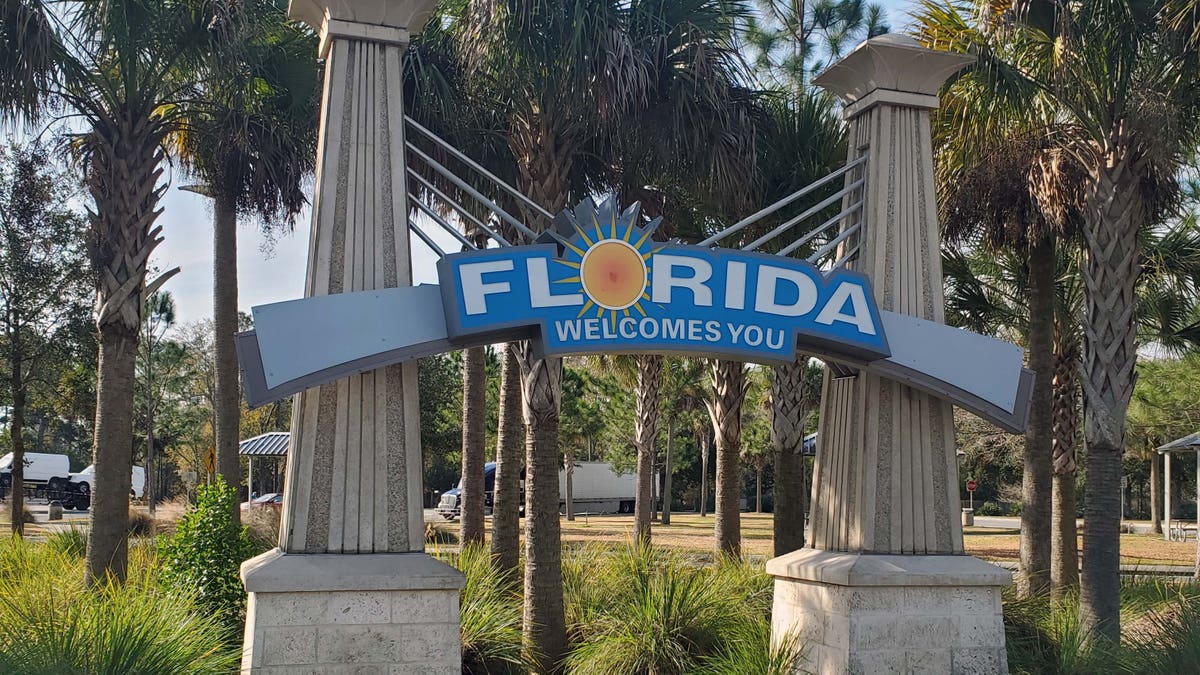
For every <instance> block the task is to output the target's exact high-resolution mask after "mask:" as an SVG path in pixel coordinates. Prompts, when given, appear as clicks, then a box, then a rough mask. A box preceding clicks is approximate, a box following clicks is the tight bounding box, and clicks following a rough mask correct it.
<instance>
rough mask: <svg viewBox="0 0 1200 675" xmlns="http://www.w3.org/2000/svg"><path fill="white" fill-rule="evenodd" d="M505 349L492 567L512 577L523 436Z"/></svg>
mask: <svg viewBox="0 0 1200 675" xmlns="http://www.w3.org/2000/svg"><path fill="white" fill-rule="evenodd" d="M514 347H515V345H505V346H504V347H503V348H502V352H501V353H502V355H503V356H501V358H500V413H499V417H500V419H499V422H498V424H497V427H498V429H497V432H496V484H495V485H496V487H495V495H494V496H493V498H492V564H493V565H494V566H495V568H496V570H497V571H498V572H501V573H502V574H511V573H512V572H514V571H515V570H516V569H517V565H519V564H520V549H519V548H518V547H519V546H520V530H519V529H518V528H519V527H520V509H521V484H520V481H521V467H522V466H523V465H524V464H525V457H524V453H523V452H522V451H523V448H522V445H521V441H522V438H523V436H524V435H525V430H524V428H523V427H524V425H525V422H524V420H522V419H521V366H520V364H519V363H518V362H517V355H516V354H515V353H514V352H513V348H514Z"/></svg>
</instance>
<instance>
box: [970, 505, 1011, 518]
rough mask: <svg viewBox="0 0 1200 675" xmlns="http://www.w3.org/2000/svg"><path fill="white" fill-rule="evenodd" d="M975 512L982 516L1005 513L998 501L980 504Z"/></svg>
mask: <svg viewBox="0 0 1200 675" xmlns="http://www.w3.org/2000/svg"><path fill="white" fill-rule="evenodd" d="M975 513H976V515H980V516H1002V515H1004V511H1003V509H1001V508H1000V505H999V504H997V503H996V502H984V503H982V504H980V505H979V508H977V509H975Z"/></svg>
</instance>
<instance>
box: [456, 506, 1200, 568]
mask: <svg viewBox="0 0 1200 675" xmlns="http://www.w3.org/2000/svg"><path fill="white" fill-rule="evenodd" d="M562 525H563V534H562V536H563V541H566V542H575V543H586V542H607V543H623V542H625V541H627V540H629V539H630V538H632V537H633V518H632V517H630V516H589V517H587V518H584V517H583V516H578V517H577V518H576V520H575V522H567V521H566V520H565V519H564V520H563V521H562ZM443 527H444V526H443ZM451 527H452V528H454V529H457V523H455V524H453V525H451ZM712 530H713V516H712V515H707V516H704V517H703V518H702V517H700V516H699V515H697V514H695V513H682V514H672V515H671V524H670V525H665V526H664V525H659V524H658V523H655V524H654V526H653V537H654V542H655V543H656V544H659V545H662V546H666V547H669V548H675V549H680V550H684V551H701V552H709V551H712V549H713V539H712V534H713V532H712ZM771 536H772V535H771V514H769V513H762V514H759V513H743V514H742V545H743V548H744V550H745V551H746V552H747V553H749V554H752V555H763V556H768V557H769V556H770V555H771V553H772V547H771ZM964 542H965V545H966V549H967V552H968V553H970V554H972V555H975V556H978V557H980V558H984V559H985V560H1012V561H1015V560H1017V546H1018V531H1017V530H1016V529H1009V528H988V527H968V528H966V530H965V532H964ZM1082 546H1083V543H1082V540H1081V541H1080V548H1081V549H1082ZM1195 559H1196V544H1195V542H1174V541H1171V542H1168V541H1163V538H1162V536H1161V535H1156V534H1123V535H1121V562H1122V563H1123V564H1126V565H1192V564H1193V563H1194V562H1195Z"/></svg>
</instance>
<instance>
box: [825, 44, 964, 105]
mask: <svg viewBox="0 0 1200 675" xmlns="http://www.w3.org/2000/svg"><path fill="white" fill-rule="evenodd" d="M974 61H975V57H974V56H970V55H967V54H954V53H951V52H939V51H935V50H932V49H927V48H925V47H923V46H921V44H920V43H919V42H917V41H916V40H914V39H912V38H911V37H908V36H907V35H900V34H897V33H888V34H887V35H880V36H878V37H873V38H871V39H870V40H867V41H865V42H863V43H862V44H860V45H858V47H855V49H854V51H852V52H850V53H849V54H847V55H846V56H844V57H842V58H841V59H840V60H839V61H838V62H837V63H834V64H833V65H832V66H830V67H829V68H827V69H826V70H825V71H824V72H823V73H821V74H820V75H818V76H817V77H816V78H815V79H813V84H816V85H818V86H820V87H822V88H824V89H825V90H826V91H828V92H829V93H831V94H834V95H835V96H837V97H838V98H840V99H842V101H843V102H844V103H845V104H846V110H845V115H846V117H847V118H848V119H849V118H852V117H856V116H857V115H859V114H861V113H863V112H864V111H866V110H867V109H869V108H871V107H873V106H875V105H877V104H879V103H888V104H891V105H898V106H905V107H910V108H925V109H932V108H936V107H937V106H938V99H937V92H938V89H939V88H941V86H942V83H943V82H945V81H946V78H948V77H950V76H951V75H953V74H954V73H956V72H958V71H959V70H961V69H963V68H965V67H966V66H968V65H970V64H971V63H973V62H974Z"/></svg>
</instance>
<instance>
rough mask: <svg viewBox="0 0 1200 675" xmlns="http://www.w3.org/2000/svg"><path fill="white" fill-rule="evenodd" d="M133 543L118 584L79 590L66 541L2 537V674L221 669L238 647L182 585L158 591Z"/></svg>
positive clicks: (76, 560)
mask: <svg viewBox="0 0 1200 675" xmlns="http://www.w3.org/2000/svg"><path fill="white" fill-rule="evenodd" d="M153 565H154V557H153V555H151V554H150V552H148V551H146V550H144V549H137V548H135V549H132V550H131V556H130V570H129V571H130V575H129V578H128V579H127V580H126V583H125V584H123V585H115V584H103V585H100V586H99V587H97V588H93V589H87V588H85V587H84V584H83V568H84V562H83V559H82V558H81V557H79V556H78V555H77V554H76V552H74V551H71V550H69V548H68V547H63V546H51V545H47V544H31V543H27V542H22V541H20V540H6V541H0V673H22V674H24V675H60V674H70V673H80V674H83V673H88V674H90V673H172V674H180V675H193V674H195V675H201V674H208V673H228V672H232V670H233V669H234V668H235V667H236V665H237V661H238V658H239V656H240V654H239V652H238V650H237V648H236V647H233V648H231V647H229V646H228V645H227V644H225V642H224V635H225V631H224V627H223V626H221V625H220V624H219V623H218V622H217V621H215V620H213V619H212V618H211V617H208V616H207V615H205V614H204V612H202V611H201V610H199V609H198V608H197V607H196V606H195V604H194V598H193V597H192V596H191V595H190V594H178V593H176V594H171V593H164V592H162V591H161V589H160V588H159V587H158V585H157V583H156V581H155V578H154V574H153V569H152V568H153Z"/></svg>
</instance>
